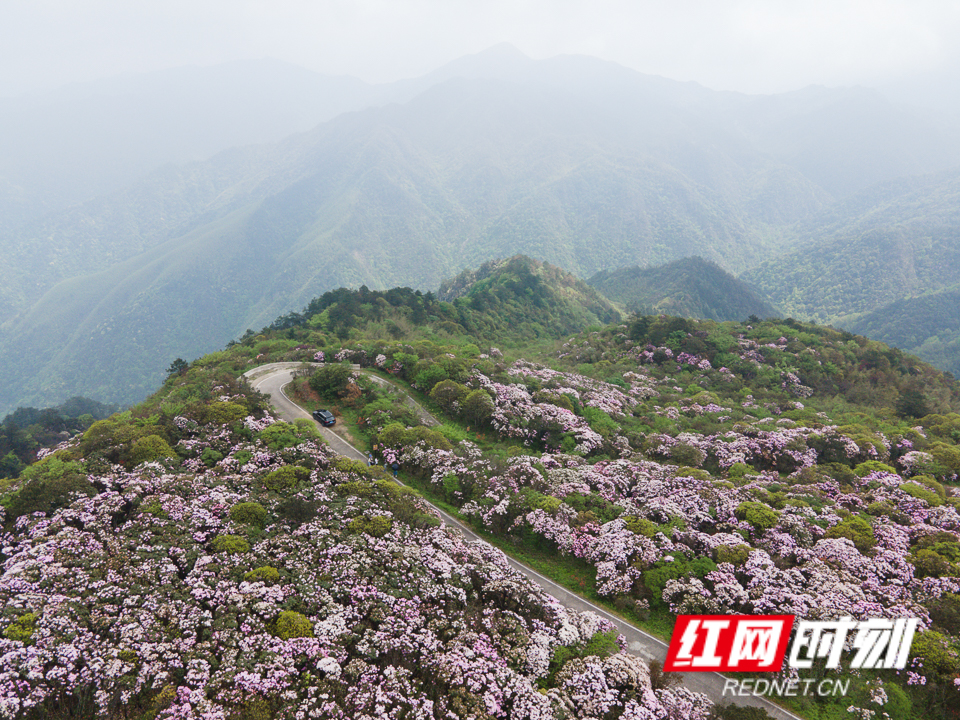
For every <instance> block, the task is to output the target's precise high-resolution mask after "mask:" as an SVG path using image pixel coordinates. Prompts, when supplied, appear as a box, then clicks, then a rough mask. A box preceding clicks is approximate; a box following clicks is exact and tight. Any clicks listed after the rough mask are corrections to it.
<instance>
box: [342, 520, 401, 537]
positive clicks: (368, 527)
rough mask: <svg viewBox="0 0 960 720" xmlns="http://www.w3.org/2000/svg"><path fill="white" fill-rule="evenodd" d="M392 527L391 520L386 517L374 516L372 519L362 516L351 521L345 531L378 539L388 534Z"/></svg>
mask: <svg viewBox="0 0 960 720" xmlns="http://www.w3.org/2000/svg"><path fill="white" fill-rule="evenodd" d="M392 527H393V520H391V519H390V518H389V517H387V516H386V515H375V516H374V517H367V516H366V515H363V516H361V517H356V518H354V519H353V520H351V521H350V524H349V525H347V530H349V531H350V532H352V533H354V534H355V535H359V534H360V533H366V534H367V535H370V536H372V537H376V538H380V537H383V536H384V535H386V534H387V533H388V532H390V530H391V528H392Z"/></svg>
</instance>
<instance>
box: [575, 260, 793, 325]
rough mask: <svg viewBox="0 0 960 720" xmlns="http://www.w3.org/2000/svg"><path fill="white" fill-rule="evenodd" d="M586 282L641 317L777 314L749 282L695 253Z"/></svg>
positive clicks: (724, 317)
mask: <svg viewBox="0 0 960 720" xmlns="http://www.w3.org/2000/svg"><path fill="white" fill-rule="evenodd" d="M587 282H588V283H589V284H590V285H591V286H592V287H594V288H596V289H597V290H598V291H600V292H601V293H603V295H604V296H605V297H607V298H609V299H610V300H613V301H614V302H617V303H619V304H620V305H622V306H623V307H624V308H626V309H627V310H629V311H631V312H639V313H641V314H645V315H653V314H658V313H663V314H665V315H679V316H681V317H695V318H706V319H708V320H743V319H744V318H747V317H750V316H751V315H754V316H757V317H761V318H768V317H773V316H775V315H778V314H779V313H778V312H777V310H776V308H774V306H773V305H771V304H770V303H769V302H767V301H766V300H764V299H763V298H761V297H760V296H759V295H757V293H755V292H754V291H753V290H751V289H750V287H749V286H747V285H745V284H744V283H743V282H741V281H740V280H738V279H737V278H735V277H734V276H733V275H731V274H730V273H728V272H726V271H725V270H724V269H723V268H721V267H720V266H719V265H717V264H716V263H712V262H709V261H707V260H704V259H703V258H700V257H691V258H683V259H682V260H675V261H673V262H671V263H667V264H666V265H660V266H656V267H649V268H640V267H632V268H619V269H616V270H601V271H600V272H598V273H597V274H596V275H594V276H593V277H591V278H590V279H589V280H588V281H587Z"/></svg>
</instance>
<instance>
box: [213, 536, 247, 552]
mask: <svg viewBox="0 0 960 720" xmlns="http://www.w3.org/2000/svg"><path fill="white" fill-rule="evenodd" d="M211 545H212V546H213V550H214V552H222V553H227V555H237V554H238V553H245V552H249V551H250V543H248V542H247V539H246V538H245V537H243V536H242V535H217V537H215V538H214V539H213V542H212V543H211Z"/></svg>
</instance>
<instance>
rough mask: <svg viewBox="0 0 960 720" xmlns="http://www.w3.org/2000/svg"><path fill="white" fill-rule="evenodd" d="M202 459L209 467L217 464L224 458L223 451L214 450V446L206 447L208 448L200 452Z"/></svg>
mask: <svg viewBox="0 0 960 720" xmlns="http://www.w3.org/2000/svg"><path fill="white" fill-rule="evenodd" d="M200 460H201V461H202V462H203V464H204V465H206V466H207V467H213V466H214V465H216V464H217V463H218V462H220V461H221V460H223V453H222V452H220V451H218V450H214V449H213V448H206V449H205V450H204V451H203V452H202V453H201V454H200Z"/></svg>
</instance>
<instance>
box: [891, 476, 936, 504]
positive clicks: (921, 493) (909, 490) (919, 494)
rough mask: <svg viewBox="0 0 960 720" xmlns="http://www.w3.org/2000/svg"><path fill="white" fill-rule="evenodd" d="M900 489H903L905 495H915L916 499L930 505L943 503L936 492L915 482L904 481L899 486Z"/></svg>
mask: <svg viewBox="0 0 960 720" xmlns="http://www.w3.org/2000/svg"><path fill="white" fill-rule="evenodd" d="M900 489H901V490H903V491H904V492H905V493H906V494H907V495H910V496H911V497H915V498H916V499H917V500H923V501H924V502H925V503H927V505H929V506H930V507H938V506H940V505H943V500H942V499H941V498H940V496H939V495H937V493H935V492H934V491H933V490H931V489H930V488H927V487H923V486H922V485H918V484H917V483H915V482H905V483H903V484H902V485H901V486H900Z"/></svg>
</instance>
